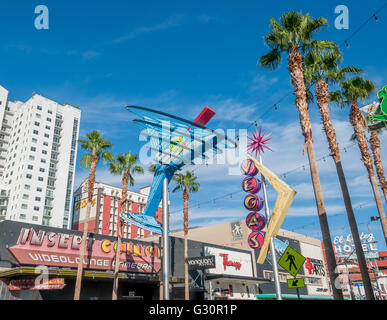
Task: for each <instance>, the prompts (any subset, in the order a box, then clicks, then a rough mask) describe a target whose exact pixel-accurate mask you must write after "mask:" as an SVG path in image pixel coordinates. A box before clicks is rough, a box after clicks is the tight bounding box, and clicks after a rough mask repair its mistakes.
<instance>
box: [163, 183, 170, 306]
mask: <svg viewBox="0 0 387 320" xmlns="http://www.w3.org/2000/svg"><path fill="white" fill-rule="evenodd" d="M168 222H169V221H168V179H167V178H165V179H164V181H163V298H164V300H169V246H168V230H169V225H168Z"/></svg>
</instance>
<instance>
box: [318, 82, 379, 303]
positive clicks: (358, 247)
mask: <svg viewBox="0 0 387 320" xmlns="http://www.w3.org/2000/svg"><path fill="white" fill-rule="evenodd" d="M315 95H316V98H317V106H318V108H319V111H320V114H321V120H322V123H323V126H324V131H325V135H326V137H327V140H328V145H329V149H330V151H331V153H330V156H332V158H333V160H334V162H335V165H336V172H337V176H338V178H339V182H340V187H341V193H342V194H343V199H344V204H345V209H346V211H347V217H348V222H349V226H350V228H351V233H352V239H353V242H354V244H355V251H356V256H357V261H358V263H359V268H360V273H361V277H362V281H363V284H364V291H365V294H366V298H367V300H374V299H375V297H374V293H373V288H372V285H371V280H370V277H369V274H368V267H367V263H366V260H365V256H364V252H363V247H362V244H361V240H360V236H359V230H358V227H357V223H356V219H355V215H354V213H353V209H352V203H351V198H350V196H349V192H348V187H347V181H346V179H345V175H344V171H343V167H342V165H341V160H340V151H339V146H338V144H337V139H336V133H335V130H334V128H333V124H332V121H331V119H330V114H329V86H328V84H327V83H326V82H325V81H324V80H323V79H322V78H320V79H319V80H318V81H317V84H316V92H315Z"/></svg>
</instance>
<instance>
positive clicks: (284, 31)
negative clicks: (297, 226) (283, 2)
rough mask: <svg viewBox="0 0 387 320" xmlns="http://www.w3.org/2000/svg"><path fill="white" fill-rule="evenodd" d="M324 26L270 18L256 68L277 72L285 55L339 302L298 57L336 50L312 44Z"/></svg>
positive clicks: (304, 18) (290, 15)
mask: <svg viewBox="0 0 387 320" xmlns="http://www.w3.org/2000/svg"><path fill="white" fill-rule="evenodd" d="M327 24H328V22H327V20H326V19H325V18H323V17H320V18H317V19H312V17H310V16H309V15H308V14H306V15H302V14H301V13H297V12H286V13H284V14H283V15H282V16H281V18H280V22H279V23H278V22H277V21H276V20H275V19H274V18H271V20H270V26H271V30H270V32H269V33H268V34H266V35H265V36H264V41H265V44H266V45H267V46H268V47H269V48H270V49H271V51H270V52H269V53H268V54H266V55H264V56H262V57H261V58H260V60H259V65H260V66H261V67H264V68H267V69H269V70H273V69H275V68H277V67H278V66H279V64H280V63H281V61H282V58H281V53H283V52H285V53H286V54H287V55H288V70H289V73H290V77H291V81H292V84H293V87H294V95H295V98H296V107H297V109H298V112H299V117H300V125H301V130H302V134H303V136H304V138H305V144H304V152H305V150H307V153H308V158H309V166H310V173H311V178H312V184H313V189H314V194H315V199H316V206H317V211H318V216H319V221H320V226H321V233H322V237H323V243H324V248H325V254H326V257H327V264H328V271H329V276H330V280H331V284H332V291H333V296H334V298H335V299H343V293H342V290H341V288H336V286H335V285H334V283H335V280H336V276H335V273H336V259H335V255H334V252H333V246H332V240H331V236H330V231H329V226H328V219H327V215H326V210H325V206H324V199H323V195H322V190H321V184H320V177H319V174H318V169H317V162H316V156H315V153H314V147H313V139H312V127H311V123H310V118H309V112H308V109H309V107H308V101H307V94H306V92H307V90H306V86H305V81H304V73H303V56H302V54H305V53H306V52H307V51H308V50H310V49H312V48H319V49H329V48H335V47H336V44H334V43H333V42H331V41H317V40H313V36H314V34H315V33H316V32H317V31H319V30H321V29H322V28H323V27H324V26H326V25H327Z"/></svg>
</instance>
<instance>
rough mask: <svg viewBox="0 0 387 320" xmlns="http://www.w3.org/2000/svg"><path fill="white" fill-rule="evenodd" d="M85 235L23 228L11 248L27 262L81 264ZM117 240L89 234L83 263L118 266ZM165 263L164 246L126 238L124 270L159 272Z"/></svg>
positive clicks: (93, 266)
mask: <svg viewBox="0 0 387 320" xmlns="http://www.w3.org/2000/svg"><path fill="white" fill-rule="evenodd" d="M81 242H82V237H80V236H78V235H75V234H69V233H55V232H47V231H43V230H38V231H35V229H34V228H30V229H28V228H22V229H21V230H20V234H19V238H18V241H17V243H16V245H14V246H11V247H9V248H8V250H9V251H10V252H11V253H12V254H13V256H14V257H15V258H16V260H17V261H18V262H19V263H20V264H23V265H46V266H57V267H72V268H77V266H78V262H79V252H80V245H81ZM116 249H117V243H114V242H111V241H110V240H108V239H105V240H96V239H92V238H89V239H88V241H87V246H86V250H85V257H84V260H83V267H84V268H86V269H98V270H114V265H115V256H116V254H115V251H116ZM160 267H161V260H160V249H159V248H158V247H157V246H156V245H148V244H146V245H145V244H139V243H134V242H132V241H130V242H125V241H123V243H122V245H121V253H120V271H126V272H143V273H157V272H158V271H159V270H160Z"/></svg>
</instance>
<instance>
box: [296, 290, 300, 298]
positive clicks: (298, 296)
mask: <svg viewBox="0 0 387 320" xmlns="http://www.w3.org/2000/svg"><path fill="white" fill-rule="evenodd" d="M296 290H297V299H298V300H300V299H301V298H300V290H298V288H296Z"/></svg>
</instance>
